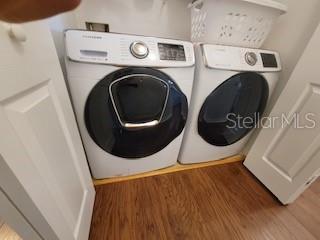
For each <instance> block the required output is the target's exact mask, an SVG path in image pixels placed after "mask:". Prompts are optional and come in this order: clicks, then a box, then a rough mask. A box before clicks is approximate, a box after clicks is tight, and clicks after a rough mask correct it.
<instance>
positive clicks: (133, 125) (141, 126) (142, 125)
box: [123, 120, 159, 130]
mask: <svg viewBox="0 0 320 240" xmlns="http://www.w3.org/2000/svg"><path fill="white" fill-rule="evenodd" d="M158 124H159V121H158V120H153V121H150V122H144V123H124V124H123V125H124V127H125V128H128V129H132V130H138V129H144V128H149V127H154V126H156V125H158Z"/></svg>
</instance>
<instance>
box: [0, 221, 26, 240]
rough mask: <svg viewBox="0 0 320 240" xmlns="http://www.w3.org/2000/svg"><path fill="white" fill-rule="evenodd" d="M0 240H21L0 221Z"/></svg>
mask: <svg viewBox="0 0 320 240" xmlns="http://www.w3.org/2000/svg"><path fill="white" fill-rule="evenodd" d="M0 240H22V239H21V238H20V237H19V235H18V234H16V233H15V232H14V231H13V230H12V229H11V228H10V227H9V226H8V225H7V224H5V223H4V222H3V221H2V220H1V219H0Z"/></svg>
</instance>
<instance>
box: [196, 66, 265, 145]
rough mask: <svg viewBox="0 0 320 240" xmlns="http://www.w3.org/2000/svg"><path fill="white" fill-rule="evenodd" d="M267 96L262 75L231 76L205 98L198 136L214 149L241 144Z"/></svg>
mask: <svg viewBox="0 0 320 240" xmlns="http://www.w3.org/2000/svg"><path fill="white" fill-rule="evenodd" d="M268 96H269V87H268V83H267V81H266V80H265V78H264V77H263V76H261V75H260V74H257V73H253V72H246V73H240V74H237V75H234V76H232V77H231V78H229V79H228V80H226V81H225V82H223V83H222V84H221V85H220V86H219V87H217V88H216V89H215V90H214V91H212V92H211V94H210V95H209V96H208V97H207V98H206V100H205V102H204V104H203V105H202V107H201V110H200V113H199V116H198V133H199V134H200V136H201V137H202V138H203V139H204V140H205V141H206V142H208V143H210V144H212V145H215V146H228V145H231V144H233V143H235V142H237V141H239V140H240V139H242V138H243V137H245V136H246V135H247V134H248V133H249V132H250V130H251V129H252V128H254V127H255V125H256V123H257V121H258V116H261V114H262V113H263V112H264V110H265V107H266V103H267V100H268Z"/></svg>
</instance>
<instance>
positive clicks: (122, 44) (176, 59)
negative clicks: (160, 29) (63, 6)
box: [65, 30, 195, 67]
mask: <svg viewBox="0 0 320 240" xmlns="http://www.w3.org/2000/svg"><path fill="white" fill-rule="evenodd" d="M65 43H66V51H67V57H68V58H69V60H71V61H75V62H87V63H100V64H109V65H117V66H143V67H189V66H190V67H191V66H194V64H195V57H194V48H193V44H192V43H190V42H187V41H180V40H174V39H165V38H155V37H144V36H136V35H125V34H115V33H104V32H91V31H84V30H67V31H66V32H65Z"/></svg>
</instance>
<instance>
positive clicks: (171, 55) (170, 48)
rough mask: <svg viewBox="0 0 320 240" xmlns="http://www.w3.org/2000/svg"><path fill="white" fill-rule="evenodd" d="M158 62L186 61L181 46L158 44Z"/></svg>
mask: <svg viewBox="0 0 320 240" xmlns="http://www.w3.org/2000/svg"><path fill="white" fill-rule="evenodd" d="M158 48H159V53H160V60H172V61H186V55H185V52H184V47H183V45H175V44H167V43H158Z"/></svg>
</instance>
